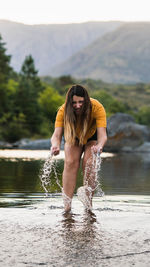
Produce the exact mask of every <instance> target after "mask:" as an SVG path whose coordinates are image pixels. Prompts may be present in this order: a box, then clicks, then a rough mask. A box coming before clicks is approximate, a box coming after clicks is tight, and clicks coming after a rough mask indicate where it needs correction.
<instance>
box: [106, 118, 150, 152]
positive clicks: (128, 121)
mask: <svg viewBox="0 0 150 267" xmlns="http://www.w3.org/2000/svg"><path fill="white" fill-rule="evenodd" d="M107 131H108V141H107V144H106V146H105V151H111V152H112V151H114V152H119V151H128V152H132V151H135V148H138V147H140V146H141V145H143V144H144V142H149V141H150V128H149V127H148V126H145V125H140V124H137V123H135V121H134V119H133V117H132V116H131V115H128V114H124V113H116V114H115V115H113V116H111V117H110V118H109V120H108V127H107Z"/></svg>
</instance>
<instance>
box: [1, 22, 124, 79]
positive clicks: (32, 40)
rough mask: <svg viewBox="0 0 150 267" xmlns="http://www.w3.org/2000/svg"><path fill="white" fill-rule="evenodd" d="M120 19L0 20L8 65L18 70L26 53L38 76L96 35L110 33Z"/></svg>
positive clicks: (45, 72) (88, 42) (96, 36)
mask: <svg viewBox="0 0 150 267" xmlns="http://www.w3.org/2000/svg"><path fill="white" fill-rule="evenodd" d="M122 24H123V22H119V21H110V22H87V23H74V24H40V25H25V24H22V23H17V22H11V21H7V20H0V34H1V35H2V38H3V40H4V41H5V42H6V47H7V48H8V51H7V52H8V54H10V55H12V60H11V65H12V66H13V67H14V69H15V70H16V71H19V70H20V67H21V64H22V63H23V60H24V58H25V56H26V55H29V54H31V55H32V56H33V58H34V60H35V65H36V68H37V69H38V70H39V74H40V75H48V74H49V73H50V72H51V69H52V68H53V67H54V66H56V65H58V64H60V63H62V62H63V61H65V60H66V59H69V58H70V57H71V56H72V55H73V54H75V53H77V52H79V51H80V50H81V49H84V48H85V47H87V46H88V45H89V44H91V43H92V42H93V41H95V40H96V39H97V38H99V37H101V36H103V35H104V34H106V33H108V32H111V31H113V30H115V29H116V28H118V27H119V26H120V25H122Z"/></svg>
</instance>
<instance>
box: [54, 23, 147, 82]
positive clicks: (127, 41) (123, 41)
mask: <svg viewBox="0 0 150 267" xmlns="http://www.w3.org/2000/svg"><path fill="white" fill-rule="evenodd" d="M149 70H150V23H149V22H147V23H126V24H124V25H122V26H120V27H119V28H118V29H116V30H114V31H113V32H111V33H107V34H106V35H105V36H102V37H100V38H98V39H97V40H96V41H95V42H93V44H90V45H89V46H88V47H86V48H84V49H82V50H81V51H80V52H79V53H76V54H75V55H73V56H72V57H71V58H70V59H69V60H67V61H65V62H63V64H61V65H59V66H57V67H55V68H54V69H53V71H51V72H50V75H53V76H60V75H66V74H70V75H72V76H74V77H76V78H86V77H90V78H93V79H102V80H104V81H107V82H115V83H134V82H149V81H150V75H149Z"/></svg>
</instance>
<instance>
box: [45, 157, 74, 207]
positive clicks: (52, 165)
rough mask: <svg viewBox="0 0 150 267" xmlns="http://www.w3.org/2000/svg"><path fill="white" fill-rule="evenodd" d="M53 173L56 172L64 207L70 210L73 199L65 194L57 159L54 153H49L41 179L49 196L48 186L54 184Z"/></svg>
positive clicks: (55, 175)
mask: <svg viewBox="0 0 150 267" xmlns="http://www.w3.org/2000/svg"><path fill="white" fill-rule="evenodd" d="M53 173H54V177H55V180H56V183H57V185H58V186H59V188H60V190H61V192H62V197H63V202H64V207H65V209H66V210H67V209H68V210H69V208H70V207H71V201H72V199H71V198H70V197H69V196H67V195H66V194H65V192H64V190H63V188H62V186H61V185H60V183H59V179H58V173H57V170H56V160H55V159H54V157H53V155H52V153H49V155H48V158H47V159H46V161H45V162H44V165H43V168H42V170H41V173H40V180H41V184H42V187H43V189H44V191H45V194H46V197H48V193H49V192H48V187H50V186H52V174H53Z"/></svg>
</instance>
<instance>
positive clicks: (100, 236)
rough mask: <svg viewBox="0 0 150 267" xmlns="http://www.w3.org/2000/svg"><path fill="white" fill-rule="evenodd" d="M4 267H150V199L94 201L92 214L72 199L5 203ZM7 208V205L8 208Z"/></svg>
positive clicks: (1, 218) (0, 234) (0, 235)
mask: <svg viewBox="0 0 150 267" xmlns="http://www.w3.org/2000/svg"><path fill="white" fill-rule="evenodd" d="M8 201H9V207H7V208H6V207H2V208H1V209H0V266H5V267H12V266H13V267H14V266H17V267H25V266H26V267H34V266H52V267H53V266H60V267H61V266H64V267H65V266H67V267H71V266H74V267H80V266H85V267H89V266H90V267H91V266H111V267H116V266H118V267H121V266H123V267H125V266H127V267H129V266H139V267H148V266H150V197H144V196H141V197H138V196H122V197H120V196H113V197H109V196H107V197H106V198H94V205H93V213H88V212H85V210H84V208H83V206H82V203H80V202H79V200H78V199H77V198H76V197H74V199H73V208H72V213H71V214H64V213H63V205H62V198H61V197H55V198H36V197H35V198H34V197H32V198H28V199H21V198H20V199H15V198H9V199H8V198H1V199H0V202H1V204H3V205H1V206H5V204H6V203H7V202H8ZM7 204H8V203H7Z"/></svg>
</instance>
